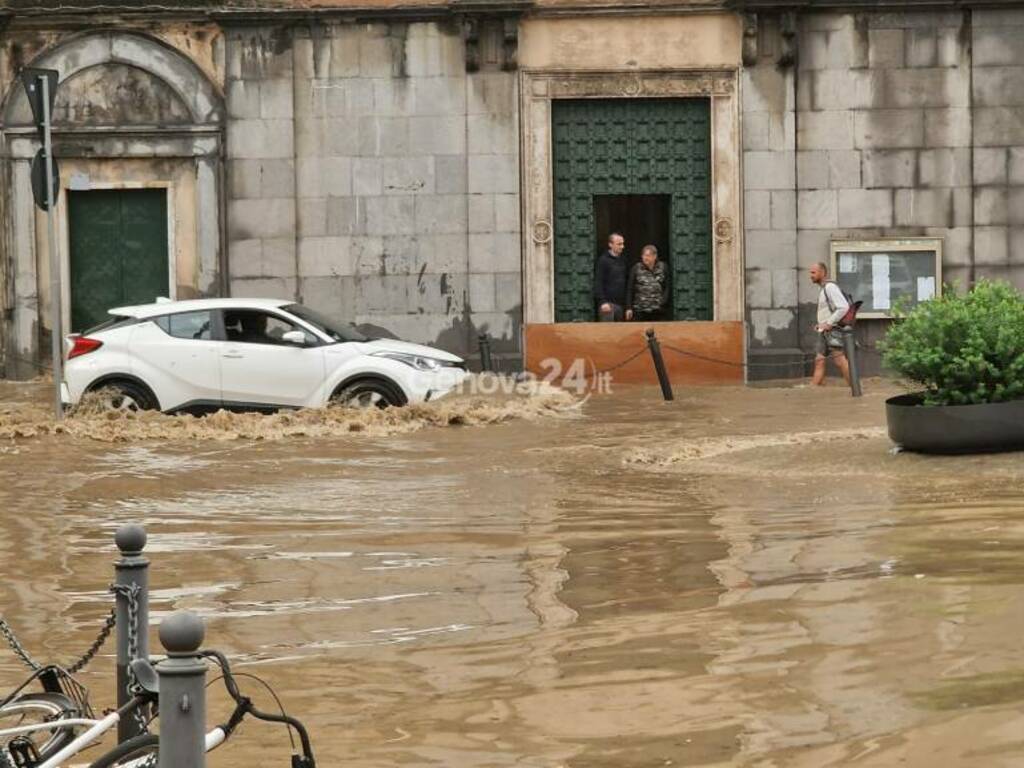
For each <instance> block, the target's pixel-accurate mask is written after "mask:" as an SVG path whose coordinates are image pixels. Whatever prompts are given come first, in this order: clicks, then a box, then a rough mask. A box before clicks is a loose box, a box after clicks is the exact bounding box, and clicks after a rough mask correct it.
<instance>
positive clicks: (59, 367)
mask: <svg viewBox="0 0 1024 768" xmlns="http://www.w3.org/2000/svg"><path fill="white" fill-rule="evenodd" d="M39 85H40V87H41V88H42V91H43V152H44V153H45V154H46V229H47V236H48V239H49V241H50V243H49V245H50V327H51V329H52V330H51V337H50V344H51V346H52V347H53V350H52V360H53V413H54V416H56V418H57V421H61V420H62V419H63V418H64V406H63V404H62V403H61V398H60V385H61V382H62V381H63V380H64V371H63V363H64V338H63V334H62V333H61V325H62V324H63V322H62V321H63V318H62V317H61V315H62V310H61V295H60V294H61V287H60V286H61V279H60V258H59V256H58V254H57V234H56V229H57V228H56V226H55V224H54V221H53V205H54V200H53V191H54V190H53V184H52V181H51V180H52V179H53V143H52V141H51V138H52V137H51V135H50V117H51V115H50V80H49V78H46V77H40V78H39Z"/></svg>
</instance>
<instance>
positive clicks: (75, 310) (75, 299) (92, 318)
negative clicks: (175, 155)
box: [68, 189, 168, 332]
mask: <svg viewBox="0 0 1024 768" xmlns="http://www.w3.org/2000/svg"><path fill="white" fill-rule="evenodd" d="M68 195H69V196H68V222H69V232H70V241H71V252H70V259H69V261H70V266H71V330H72V331H73V332H80V331H83V330H85V329H86V328H89V327H90V326H93V325H97V324H99V323H101V322H103V321H104V320H106V319H107V318H108V315H107V310H108V309H110V308H111V307H117V306H124V305H127V304H148V303H150V302H152V301H153V300H154V299H155V298H156V297H157V296H167V295H168V261H167V192H166V190H162V189H104V190H95V191H89V192H70V193H68Z"/></svg>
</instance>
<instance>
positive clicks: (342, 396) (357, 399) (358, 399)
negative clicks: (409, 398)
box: [331, 379, 405, 408]
mask: <svg viewBox="0 0 1024 768" xmlns="http://www.w3.org/2000/svg"><path fill="white" fill-rule="evenodd" d="M404 404H405V398H403V397H402V396H401V394H400V393H399V392H398V390H397V389H396V387H395V386H394V385H393V384H389V383H388V382H386V381H381V380H379V379H362V380H360V381H354V382H352V383H350V384H346V385H345V386H344V387H342V388H341V389H339V390H338V392H336V393H335V394H334V396H333V397H332V398H331V405H340V406H344V407H346V408H391V407H393V406H397V405H404Z"/></svg>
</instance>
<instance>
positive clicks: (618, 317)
mask: <svg viewBox="0 0 1024 768" xmlns="http://www.w3.org/2000/svg"><path fill="white" fill-rule="evenodd" d="M608 303H609V304H611V305H612V311H611V312H602V311H601V307H600V305H598V307H597V315H598V319H599V320H600V321H601V322H602V323H618V322H621V321H622V318H624V317H625V316H626V314H625V312H624V311H623V310H622V305H621V304H615V303H612V302H608Z"/></svg>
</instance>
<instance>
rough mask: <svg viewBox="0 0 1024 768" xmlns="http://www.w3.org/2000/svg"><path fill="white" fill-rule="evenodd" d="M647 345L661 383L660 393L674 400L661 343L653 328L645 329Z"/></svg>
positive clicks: (666, 398) (667, 398)
mask: <svg viewBox="0 0 1024 768" xmlns="http://www.w3.org/2000/svg"><path fill="white" fill-rule="evenodd" d="M647 347H648V348H649V349H650V350H651V359H652V360H654V371H655V373H657V374H658V383H659V384H660V385H661V395H662V397H664V398H665V400H666V401H668V400H674V399H675V398H674V397H673V395H672V382H670V381H669V380H668V371H666V370H665V359H664V358H663V357H662V356H661V345H660V344H658V340H657V339H656V338H655V336H654V329H653V328H648V329H647Z"/></svg>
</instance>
